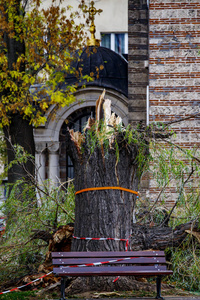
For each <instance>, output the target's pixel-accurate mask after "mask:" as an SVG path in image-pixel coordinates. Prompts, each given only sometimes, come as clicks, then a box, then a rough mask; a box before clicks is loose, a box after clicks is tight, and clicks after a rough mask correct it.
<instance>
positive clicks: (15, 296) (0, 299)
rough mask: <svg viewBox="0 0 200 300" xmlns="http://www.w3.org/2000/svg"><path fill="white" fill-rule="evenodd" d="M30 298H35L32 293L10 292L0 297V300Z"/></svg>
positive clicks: (24, 299) (26, 299)
mask: <svg viewBox="0 0 200 300" xmlns="http://www.w3.org/2000/svg"><path fill="white" fill-rule="evenodd" d="M30 297H33V298H34V297H37V296H36V293H35V292H34V291H26V292H11V293H7V294H4V295H0V300H29V299H30Z"/></svg>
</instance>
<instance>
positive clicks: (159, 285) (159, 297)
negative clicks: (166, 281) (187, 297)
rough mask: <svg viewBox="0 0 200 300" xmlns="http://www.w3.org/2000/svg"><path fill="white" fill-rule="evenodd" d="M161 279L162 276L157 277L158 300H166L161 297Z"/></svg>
mask: <svg viewBox="0 0 200 300" xmlns="http://www.w3.org/2000/svg"><path fill="white" fill-rule="evenodd" d="M161 279H162V276H157V278H156V289H157V295H156V299H161V300H164V298H163V297H162V296H161Z"/></svg>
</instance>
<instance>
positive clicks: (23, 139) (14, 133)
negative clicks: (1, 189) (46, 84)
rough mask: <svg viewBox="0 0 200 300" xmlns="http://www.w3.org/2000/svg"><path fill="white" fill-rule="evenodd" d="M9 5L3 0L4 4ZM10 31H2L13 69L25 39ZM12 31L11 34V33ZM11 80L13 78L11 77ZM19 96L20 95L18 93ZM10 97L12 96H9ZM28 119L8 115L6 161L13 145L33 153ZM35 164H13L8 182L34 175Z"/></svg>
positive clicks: (18, 7) (22, 65)
mask: <svg viewBox="0 0 200 300" xmlns="http://www.w3.org/2000/svg"><path fill="white" fill-rule="evenodd" d="M7 5H10V4H9V3H6V2H5V10H6V6H7ZM12 5H15V9H16V12H17V14H18V16H23V15H24V10H23V9H22V5H21V0H17V1H16V2H15V3H14V4H12ZM7 18H9V16H7ZM13 22H14V25H15V26H16V28H18V27H19V26H18V25H19V24H18V22H19V21H18V19H17V18H16V19H14V21H13ZM15 26H14V28H15ZM13 31H14V32H11V31H10V30H9V29H8V28H7V30H5V33H4V40H5V43H6V48H7V57H8V69H9V70H13V69H14V65H15V64H16V62H17V60H18V58H20V57H22V56H25V41H24V40H23V39H22V38H21V33H19V32H17V31H16V30H15V29H13ZM12 33H13V34H12ZM19 72H24V73H25V63H24V62H23V60H22V62H21V63H20V66H19ZM12 80H13V79H12ZM21 84H22V82H21V81H19V80H18V79H16V85H17V86H18V87H19V91H20V88H21ZM12 93H13V91H12V90H10V89H9V88H7V89H5V91H4V95H9V94H11V95H12ZM19 97H20V95H19ZM11 99H12V98H11ZM29 122H30V121H29V120H28V119H25V118H23V115H22V114H20V113H18V112H17V109H16V113H13V114H12V115H11V116H10V124H9V125H8V126H5V127H4V128H3V129H4V135H5V138H6V144H7V155H8V163H10V162H12V161H13V160H14V159H15V152H14V149H13V146H14V145H16V144H17V145H20V146H22V147H23V149H24V150H25V151H26V152H28V153H29V154H31V155H33V156H34V155H35V145H34V137H33V126H32V125H30V124H29ZM34 171H35V166H34V163H33V162H31V161H27V163H25V164H24V166H23V167H22V166H21V165H17V164H13V166H12V168H11V169H10V170H9V171H8V182H9V183H15V182H16V181H17V180H18V179H22V178H26V179H27V178H28V173H29V174H31V175H33V176H34Z"/></svg>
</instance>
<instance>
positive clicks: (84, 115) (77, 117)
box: [60, 106, 95, 181]
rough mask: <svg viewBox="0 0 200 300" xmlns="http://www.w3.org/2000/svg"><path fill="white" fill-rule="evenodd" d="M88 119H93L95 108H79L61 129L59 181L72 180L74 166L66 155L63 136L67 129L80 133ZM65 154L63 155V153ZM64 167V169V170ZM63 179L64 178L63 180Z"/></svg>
mask: <svg viewBox="0 0 200 300" xmlns="http://www.w3.org/2000/svg"><path fill="white" fill-rule="evenodd" d="M89 117H92V118H95V107H94V106H90V107H85V108H81V109H79V110H77V111H75V112H74V113H72V114H71V115H70V116H69V117H68V118H67V120H66V122H65V123H64V124H63V126H62V129H61V135H60V141H61V158H60V166H61V180H62V181H64V180H66V181H67V180H68V179H69V178H70V179H73V178H74V166H73V163H72V161H71V159H70V156H69V155H67V153H66V141H65V135H66V130H67V128H70V129H74V131H80V132H82V131H83V129H84V127H85V125H86V124H87V120H88V119H89ZM64 152H65V153H64ZM64 167H65V168H66V169H65V170H64ZM64 177H65V178H64Z"/></svg>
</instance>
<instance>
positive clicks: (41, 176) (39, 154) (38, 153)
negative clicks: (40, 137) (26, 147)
mask: <svg viewBox="0 0 200 300" xmlns="http://www.w3.org/2000/svg"><path fill="white" fill-rule="evenodd" d="M45 149H46V143H43V142H36V143H35V164H36V179H37V181H38V183H39V184H40V183H42V182H43V181H44V180H45V163H46V156H45V152H44V151H45Z"/></svg>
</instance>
